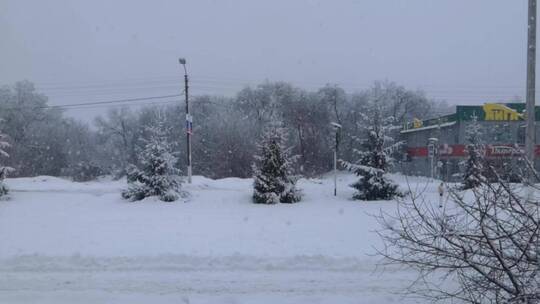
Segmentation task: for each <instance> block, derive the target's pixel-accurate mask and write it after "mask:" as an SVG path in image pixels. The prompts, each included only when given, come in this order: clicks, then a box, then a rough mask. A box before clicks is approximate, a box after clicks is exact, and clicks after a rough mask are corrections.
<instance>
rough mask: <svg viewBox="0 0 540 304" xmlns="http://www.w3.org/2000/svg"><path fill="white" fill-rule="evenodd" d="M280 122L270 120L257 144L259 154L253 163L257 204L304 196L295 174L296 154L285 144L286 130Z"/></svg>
mask: <svg viewBox="0 0 540 304" xmlns="http://www.w3.org/2000/svg"><path fill="white" fill-rule="evenodd" d="M285 132H286V131H285V129H284V128H283V127H282V125H281V124H280V123H271V124H270V126H268V127H267V128H266V129H265V131H264V133H263V135H262V138H261V140H260V142H259V144H258V147H259V149H260V154H259V155H256V156H255V163H254V164H253V174H254V177H253V179H254V183H253V186H254V192H253V202H254V203H256V204H276V203H296V202H299V201H300V200H301V198H302V195H301V192H300V190H299V189H297V188H296V181H297V180H298V178H297V177H296V176H293V175H292V163H293V161H294V159H293V157H291V156H290V153H289V149H287V148H286V147H285V142H286V133H285Z"/></svg>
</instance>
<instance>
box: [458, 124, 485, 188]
mask: <svg viewBox="0 0 540 304" xmlns="http://www.w3.org/2000/svg"><path fill="white" fill-rule="evenodd" d="M465 139H466V140H467V146H466V149H467V154H468V157H467V160H466V161H465V172H464V174H463V182H462V189H464V190H466V189H471V188H475V187H477V186H479V185H480V184H482V183H484V182H486V181H487V178H486V177H485V175H484V173H485V169H484V146H483V144H482V129H481V126H480V124H479V123H478V117H477V116H476V115H474V116H472V121H471V124H470V125H469V126H468V128H467V130H466V131H465Z"/></svg>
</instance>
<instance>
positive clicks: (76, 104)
mask: <svg viewBox="0 0 540 304" xmlns="http://www.w3.org/2000/svg"><path fill="white" fill-rule="evenodd" d="M180 96H181V94H173V95H162V96H149V97H138V98H127V99H116V100H107V101H96V102H83V103H73V104H62V105H43V106H36V107H27V108H32V109H70V108H77V107H81V106H96V105H110V104H126V103H133V102H137V101H146V100H155V99H164V98H173V97H180ZM18 108H21V107H8V108H7V109H18Z"/></svg>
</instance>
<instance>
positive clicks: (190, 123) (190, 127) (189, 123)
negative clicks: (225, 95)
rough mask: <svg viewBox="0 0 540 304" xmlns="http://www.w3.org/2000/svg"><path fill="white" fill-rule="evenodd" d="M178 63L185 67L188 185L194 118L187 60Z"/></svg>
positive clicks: (182, 59) (189, 181) (180, 60)
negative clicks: (189, 90)
mask: <svg viewBox="0 0 540 304" xmlns="http://www.w3.org/2000/svg"><path fill="white" fill-rule="evenodd" d="M178 62H179V63H180V64H181V65H182V66H183V67H184V92H185V97H186V140H187V175H188V183H190V184H191V135H192V133H193V117H192V116H191V115H190V114H189V94H188V89H189V85H188V75H187V69H186V59H185V58H179V59H178Z"/></svg>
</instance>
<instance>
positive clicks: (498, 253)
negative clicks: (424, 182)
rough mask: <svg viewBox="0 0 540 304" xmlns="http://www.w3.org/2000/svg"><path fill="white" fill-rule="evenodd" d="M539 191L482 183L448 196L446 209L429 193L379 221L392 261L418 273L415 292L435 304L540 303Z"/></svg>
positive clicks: (404, 203) (413, 198)
mask: <svg viewBox="0 0 540 304" xmlns="http://www.w3.org/2000/svg"><path fill="white" fill-rule="evenodd" d="M538 191H539V189H536V188H535V187H533V186H527V185H521V184H509V183H505V182H503V181H502V180H501V179H498V181H497V182H496V183H487V182H484V183H482V184H481V185H480V186H479V187H477V188H474V189H472V190H470V191H466V192H460V191H459V190H458V189H457V188H456V189H450V190H449V191H448V198H449V199H448V202H447V204H446V206H445V207H444V208H439V207H438V205H439V204H438V203H436V202H432V201H430V199H429V198H426V196H425V195H423V194H420V195H411V197H410V198H408V199H404V200H402V201H400V202H399V204H398V205H399V207H398V211H397V212H396V213H395V214H390V213H381V214H380V215H379V216H378V220H379V221H380V223H381V225H382V229H381V230H380V231H379V234H380V236H381V237H382V239H383V241H384V247H383V248H381V249H380V250H379V253H380V254H381V255H382V256H384V257H385V261H387V262H388V263H397V264H401V265H404V266H406V267H410V268H412V269H414V270H417V271H418V273H419V277H418V279H417V280H416V281H415V282H413V283H412V284H411V286H410V287H409V289H408V290H407V292H408V293H409V295H412V296H421V297H425V298H428V299H430V300H432V301H433V302H451V303H455V302H464V303H540V275H539V258H540V257H539V245H540V241H539V228H540V227H539V215H540V214H539V203H540V200H538V199H537V198H536V197H535V193H538Z"/></svg>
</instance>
